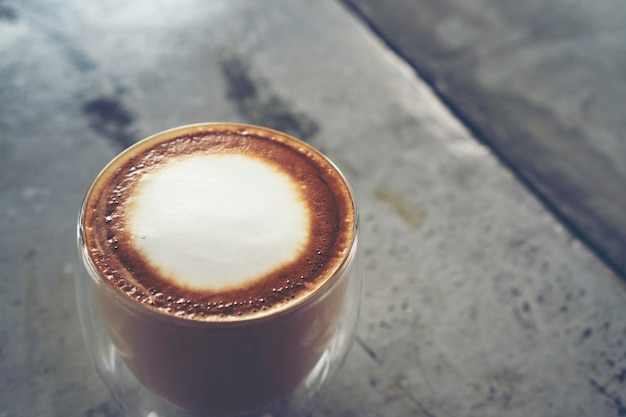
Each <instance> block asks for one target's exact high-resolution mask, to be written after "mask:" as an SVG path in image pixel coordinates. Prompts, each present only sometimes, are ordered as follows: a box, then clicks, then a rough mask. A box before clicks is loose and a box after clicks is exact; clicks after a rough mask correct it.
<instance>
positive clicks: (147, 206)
mask: <svg viewBox="0 0 626 417" xmlns="http://www.w3.org/2000/svg"><path fill="white" fill-rule="evenodd" d="M126 217H127V225H128V228H129V231H130V235H131V237H132V242H133V246H135V247H136V248H137V250H138V252H140V253H141V254H142V255H143V257H144V259H145V260H146V262H147V263H149V264H150V265H151V266H152V267H154V268H155V269H157V270H158V271H159V274H160V275H162V276H163V277H164V278H165V279H166V280H169V281H170V282H171V283H172V284H174V285H177V286H180V287H182V288H189V289H192V290H210V291H223V290H229V289H233V288H237V287H241V286H245V285H246V284H249V283H250V282H253V281H255V280H258V279H262V278H263V277H264V276H265V275H267V274H269V273H271V272H272V271H274V270H276V269H277V268H279V267H281V266H283V265H285V264H288V263H290V262H292V261H293V260H294V259H296V257H297V256H298V255H299V254H300V253H301V252H302V250H303V249H304V248H305V246H306V241H307V239H308V237H309V229H310V209H309V207H308V204H307V201H306V200H305V196H304V195H303V190H302V189H301V187H299V185H298V184H297V183H296V182H295V181H294V179H293V178H291V177H290V176H289V175H288V174H287V173H285V172H284V171H282V170H281V168H280V167H279V166H275V165H273V164H271V163H269V162H267V161H263V160H262V159H260V158H255V157H251V156H248V155H245V156H244V155H239V154H235V155H232V154H208V155H199V156H189V157H185V158H177V159H173V160H171V161H169V162H168V163H166V164H164V165H163V166H161V167H159V168H158V169H156V170H154V171H153V172H151V173H149V174H147V175H145V176H144V177H142V178H141V180H140V181H139V183H138V184H137V189H136V191H135V195H134V196H133V198H132V201H129V204H128V208H127V211H126Z"/></svg>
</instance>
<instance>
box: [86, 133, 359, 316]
mask: <svg viewBox="0 0 626 417" xmlns="http://www.w3.org/2000/svg"><path fill="white" fill-rule="evenodd" d="M219 127H222V128H227V129H231V130H233V131H235V130H239V131H242V130H255V131H263V132H266V133H269V134H271V135H273V136H279V137H284V138H286V139H287V140H290V141H294V142H295V143H297V144H298V145H299V146H301V147H304V148H306V149H307V150H308V151H311V152H313V153H315V154H316V155H318V156H320V157H321V158H322V159H323V160H324V161H325V162H326V163H328V164H329V165H330V166H331V167H332V169H333V170H334V171H335V172H336V173H337V174H338V176H339V179H340V180H341V182H342V183H343V184H344V186H345V188H346V190H347V191H348V196H349V197H350V203H351V207H352V212H353V216H354V225H353V231H354V233H353V235H352V236H351V239H350V240H349V242H348V246H347V247H348V250H347V251H346V253H345V254H344V256H343V258H342V259H341V262H339V263H338V265H337V267H336V268H335V270H334V271H333V272H332V273H331V274H330V275H329V276H328V278H326V279H325V280H324V282H323V283H322V284H321V285H319V286H318V287H316V288H315V289H314V290H312V291H310V292H309V293H307V294H305V295H304V296H302V297H299V298H298V299H297V300H295V301H292V302H290V303H288V304H287V305H286V306H285V307H279V308H271V309H269V310H268V311H267V312H257V313H254V314H252V315H244V316H241V317H240V316H234V315H229V316H228V318H223V317H221V318H220V319H217V320H215V319H213V320H212V319H211V316H203V318H202V319H194V318H191V317H188V316H187V315H180V316H176V315H174V314H169V313H167V312H164V311H161V310H159V309H157V308H153V307H151V306H149V305H146V304H144V303H140V302H136V301H134V300H133V299H132V298H131V297H130V296H128V295H127V294H125V293H124V292H123V291H121V290H120V289H119V288H118V287H117V286H115V285H113V284H111V283H110V282H109V281H108V280H106V278H105V277H104V276H103V274H102V272H101V271H100V270H99V269H98V267H97V266H96V264H95V262H94V261H93V259H92V257H91V255H90V253H89V250H88V249H87V246H86V243H85V234H84V224H83V223H84V216H85V209H86V206H87V202H88V200H89V198H90V196H91V194H92V192H93V191H94V188H95V186H96V184H97V183H98V181H99V180H100V178H102V177H103V175H104V174H105V173H107V172H108V171H109V169H111V167H112V166H113V165H114V164H115V162H116V161H118V160H119V159H120V158H122V157H123V155H125V154H126V153H127V152H130V151H131V150H133V149H136V148H138V147H147V146H148V143H149V142H152V141H154V140H159V139H161V140H162V141H166V140H168V139H170V138H172V137H174V135H182V134H185V133H188V132H194V131H196V132H202V131H207V130H209V129H210V128H219ZM358 233H359V213H358V209H357V205H356V201H355V198H354V192H353V190H352V187H351V186H350V184H349V182H348V181H347V179H346V177H345V175H344V174H343V172H341V170H340V169H339V168H338V167H337V166H336V165H335V163H334V162H332V161H331V160H330V159H329V158H328V157H327V156H326V155H324V154H323V153H322V152H321V151H319V150H318V149H316V148H315V147H313V146H311V145H310V144H308V143H306V142H304V141H302V140H301V139H298V138H296V137H294V136H292V135H290V134H287V133H284V132H281V131H278V130H275V129H272V128H268V127H264V126H259V125H254V124H247V123H237V122H206V123H193V124H186V125H181V126H178V127H174V128H170V129H167V130H163V131H160V132H158V133H155V134H152V135H149V136H147V137H146V138H144V139H141V140H140V141H138V142H136V143H134V144H133V145H131V146H129V147H128V148H125V149H124V150H123V151H121V152H119V153H118V154H117V155H116V156H115V157H114V158H112V159H111V161H109V162H108V163H107V164H106V165H105V166H104V167H103V168H102V169H101V170H100V172H99V173H98V174H97V175H96V176H95V178H94V179H93V181H92V182H91V185H90V186H89V188H88V189H87V192H86V193H85V196H84V198H83V201H82V204H81V207H80V211H79V214H78V221H77V245H78V249H79V255H80V257H81V259H82V261H83V264H84V266H85V268H86V269H87V272H88V273H89V275H90V279H91V280H92V281H94V283H95V284H96V285H98V287H99V288H101V289H104V290H105V291H106V292H107V294H109V295H110V296H112V297H114V298H115V299H116V300H118V301H119V302H120V305H121V306H124V307H125V308H128V309H131V310H137V311H138V312H141V313H142V314H146V317H150V318H153V319H155V320H169V321H172V322H175V323H177V324H185V325H188V326H202V327H206V326H208V327H228V328H231V327H235V326H239V325H246V324H250V323H258V322H262V321H266V320H274V319H277V318H279V317H283V316H286V315H291V314H295V313H297V312H298V311H300V310H301V309H302V308H305V307H306V306H308V305H310V304H312V303H317V302H321V301H322V300H323V299H324V298H325V297H326V296H327V295H328V294H330V293H332V292H333V291H334V289H335V288H336V287H338V286H339V285H341V283H342V282H343V280H344V279H346V277H347V276H348V275H349V274H348V272H349V270H350V267H351V265H352V263H353V262H354V259H355V257H356V251H357V242H358Z"/></svg>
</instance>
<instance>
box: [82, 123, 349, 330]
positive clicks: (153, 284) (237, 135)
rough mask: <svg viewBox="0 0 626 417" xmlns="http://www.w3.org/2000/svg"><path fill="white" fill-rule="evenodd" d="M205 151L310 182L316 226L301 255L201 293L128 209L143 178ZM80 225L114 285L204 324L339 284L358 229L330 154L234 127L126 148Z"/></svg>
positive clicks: (185, 132)
mask: <svg viewBox="0 0 626 417" xmlns="http://www.w3.org/2000/svg"><path fill="white" fill-rule="evenodd" d="M197 154H241V155H250V156H253V157H255V158H261V159H263V160H266V161H268V162H270V163H272V164H276V165H277V166H280V167H281V170H283V171H284V172H286V173H287V174H288V175H289V176H291V177H292V178H293V179H294V180H296V181H297V183H298V184H301V185H302V186H303V187H306V194H305V196H306V203H307V204H308V207H309V211H310V213H311V216H310V219H311V223H310V233H309V239H308V241H307V242H306V243H305V245H304V246H303V248H302V250H301V251H300V252H299V254H298V256H297V258H296V259H295V260H293V261H292V262H290V263H288V264H286V265H281V266H280V267H278V268H276V269H274V270H272V271H271V272H269V273H265V274H263V275H262V276H259V277H258V279H255V280H253V281H252V282H250V283H247V284H246V285H242V286H239V287H236V288H228V289H227V290H219V291H215V290H197V289H191V288H185V287H183V286H180V285H176V284H175V283H173V282H172V281H171V280H170V279H168V277H166V276H163V274H162V273H161V271H160V270H159V269H158V268H155V267H154V264H153V263H152V262H151V261H150V260H149V259H146V257H145V256H144V255H143V254H142V253H140V252H139V251H138V250H137V248H136V247H134V245H133V239H132V238H131V236H130V234H129V225H128V223H127V220H128V219H127V212H128V207H129V201H131V200H132V196H133V195H134V193H136V191H137V186H138V183H139V180H140V179H141V178H142V176H143V175H146V174H149V173H150V172H153V171H154V170H156V169H158V168H159V167H160V166H162V164H164V163H166V162H167V161H171V160H172V158H181V157H186V156H189V155H197ZM163 198H164V199H167V196H163ZM81 227H82V236H83V239H84V242H85V245H86V247H87V250H88V253H89V258H90V260H91V262H92V263H93V265H94V266H95V268H97V270H98V271H99V273H100V275H101V277H102V279H103V280H104V281H105V282H106V283H107V285H110V286H111V287H112V288H114V289H115V290H116V291H118V292H119V293H120V294H123V295H124V296H127V297H129V298H131V299H133V300H135V301H136V302H137V303H139V304H141V305H144V306H146V307H148V308H150V309H152V310H155V311H158V312H161V313H165V314H171V315H175V316H179V317H183V318H187V319H191V320H200V321H236V320H242V319H248V318H252V317H260V316H265V315H268V314H271V313H273V312H277V311H280V310H284V309H287V308H289V307H290V306H293V305H295V304H297V303H299V302H301V301H304V300H306V299H307V298H308V297H309V295H311V294H313V293H315V292H316V290H318V289H319V288H321V287H323V286H325V285H332V282H333V280H334V278H335V277H336V276H337V275H338V274H336V272H337V271H338V270H340V269H341V268H342V266H343V265H344V263H345V261H346V258H347V257H348V256H349V252H350V249H351V247H352V245H353V241H354V239H355V233H356V230H355V229H356V224H355V209H354V203H353V201H352V197H351V192H350V190H349V187H348V185H347V184H346V182H345V180H344V179H343V177H342V176H341V174H340V173H339V172H338V171H337V170H336V169H335V168H334V166H333V165H332V164H331V163H330V162H329V161H328V160H327V159H326V158H325V157H323V156H322V155H321V154H320V153H319V152H317V151H316V150H314V149H313V148H311V147H310V146H308V145H307V144H305V143H303V142H301V141H299V140H296V139H293V138H291V137H289V136H287V135H284V134H282V133H279V132H276V131H272V130H267V129H263V128H259V127H253V126H244V125H231V124H209V125H197V126H188V127H186V128H182V129H175V130H172V131H168V132H164V133H162V134H159V135H155V136H153V137H151V138H148V139H147V140H144V141H142V142H140V143H138V144H137V145H135V146H133V147H131V148H129V149H128V150H126V151H125V152H123V153H122V154H121V155H120V156H118V157H117V158H116V159H115V160H114V161H112V162H111V163H110V164H109V165H108V166H107V167H106V168H105V169H104V170H103V172H102V173H101V174H100V175H99V176H98V178H97V179H96V181H95V182H94V184H93V186H92V188H91V189H90V190H89V192H88V194H87V197H86V199H85V203H84V207H83V213H82V226H81Z"/></svg>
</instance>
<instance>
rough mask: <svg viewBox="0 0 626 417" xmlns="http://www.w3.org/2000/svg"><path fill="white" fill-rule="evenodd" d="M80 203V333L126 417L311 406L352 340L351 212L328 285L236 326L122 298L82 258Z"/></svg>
mask: <svg viewBox="0 0 626 417" xmlns="http://www.w3.org/2000/svg"><path fill="white" fill-rule="evenodd" d="M185 128H187V127H182V128H179V129H185ZM171 132H173V131H167V132H164V133H161V135H163V134H171ZM156 136H159V135H155V136H153V137H151V138H148V139H146V141H147V140H151V139H152V138H154V137H156ZM293 140H297V139H293ZM303 146H304V144H303ZM306 146H308V145H306ZM105 169H106V168H105ZM337 173H338V175H341V174H340V173H339V171H338V170H337ZM96 181H97V179H96ZM94 183H95V182H94ZM346 184H347V182H346ZM355 207H356V206H355ZM84 209H85V203H83V206H82V208H81V213H80V216H79V221H78V247H79V252H80V257H81V259H82V262H83V264H84V266H85V269H86V272H87V273H86V274H77V276H76V295H77V303H78V312H79V317H80V321H81V327H82V332H83V335H84V338H85V340H86V343H87V347H88V349H89V352H90V354H91V356H92V358H93V361H94V363H95V368H96V371H97V373H98V374H99V376H100V378H101V379H102V380H103V382H104V383H105V385H106V387H107V389H108V390H109V392H110V394H111V396H112V397H113V398H114V399H115V401H116V402H117V403H119V404H120V405H121V406H122V408H124V409H125V410H126V412H128V413H129V415H133V416H141V417H176V416H235V415H250V416H253V415H259V416H261V415H262V416H298V415H305V414H307V413H309V412H311V411H312V410H313V408H314V407H315V405H316V404H317V403H318V402H319V400H320V398H321V397H322V396H323V394H324V392H325V389H326V388H327V386H328V384H329V382H330V381H331V380H332V379H333V377H334V376H335V375H336V373H337V371H338V369H339V368H340V366H341V364H342V362H343V361H344V359H345V357H346V355H347V353H348V351H349V350H350V347H351V345H352V343H353V341H354V338H355V333H356V326H357V321H358V315H359V310H360V303H361V298H362V273H361V268H360V264H359V259H358V258H359V257H358V255H357V241H358V239H357V235H356V234H357V233H358V221H357V218H358V217H357V213H356V208H355V209H354V210H355V213H354V218H355V222H356V224H355V226H356V227H355V236H354V240H353V243H352V247H351V248H350V250H348V251H347V252H346V256H345V259H344V260H343V262H342V264H341V267H340V268H339V269H338V270H337V271H336V273H335V274H334V276H332V277H331V278H330V279H329V280H328V281H327V282H326V284H324V285H323V286H322V287H320V288H319V289H318V290H315V291H314V293H312V294H311V295H310V296H308V297H306V299H304V300H303V301H302V302H298V303H296V304H294V305H293V306H291V307H289V308H288V309H285V310H280V311H278V312H276V313H274V314H270V315H266V316H262V317H251V318H249V319H244V320H241V321H235V322H223V321H222V322H220V321H215V322H207V321H194V320H188V319H184V318H180V317H176V316H174V315H171V314H163V313H159V312H156V311H154V310H152V309H150V308H148V307H146V306H144V305H143V304H141V303H138V302H135V301H133V300H132V299H131V298H130V297H127V296H124V295H122V294H121V293H120V292H119V291H117V290H116V289H115V288H113V287H112V286H111V285H110V284H109V283H108V282H107V281H106V279H105V278H104V277H103V275H102V273H101V272H100V271H99V270H98V268H97V267H96V266H95V264H94V262H93V260H92V259H91V257H90V255H89V253H90V251H89V248H87V247H86V243H85V239H84V225H83V222H82V220H83V211H84Z"/></svg>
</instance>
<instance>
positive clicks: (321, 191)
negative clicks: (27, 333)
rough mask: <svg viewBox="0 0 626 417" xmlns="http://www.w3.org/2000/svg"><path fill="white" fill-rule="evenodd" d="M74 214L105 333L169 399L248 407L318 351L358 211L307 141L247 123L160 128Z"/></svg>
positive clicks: (288, 384) (289, 384) (115, 165)
mask: <svg viewBox="0 0 626 417" xmlns="http://www.w3.org/2000/svg"><path fill="white" fill-rule="evenodd" d="M81 216H82V217H81V230H80V232H81V239H82V241H83V244H84V250H83V257H84V260H85V263H86V264H87V266H88V267H89V268H90V269H91V270H92V271H94V274H96V275H97V276H98V278H99V279H98V284H99V286H98V290H97V294H96V299H97V301H98V304H99V306H100V308H101V312H102V315H103V317H104V320H105V323H106V325H107V327H108V331H109V334H110V336H111V339H112V341H113V342H114V344H115V345H116V346H117V348H118V352H119V354H120V355H121V356H122V358H123V359H124V360H125V362H126V364H127V365H128V366H129V368H130V369H131V370H132V371H133V372H134V373H135V375H136V376H137V378H138V379H139V380H140V381H142V382H143V383H144V384H145V385H146V386H147V387H148V388H150V389H152V390H153V391H154V392H156V393H158V394H159V395H161V396H163V397H164V398H165V399H167V400H168V401H170V402H172V403H174V404H176V405H178V406H180V407H182V408H185V409H189V410H200V411H210V412H214V413H226V414H227V413H236V412H242V411H247V410H250V409H253V408H255V407H257V406H259V405H261V404H264V403H268V402H270V401H273V400H275V399H276V398H278V397H280V396H281V395H284V394H285V393H287V392H289V390H291V389H293V387H294V386H295V385H297V384H298V383H299V382H300V380H302V378H304V376H305V375H306V374H307V373H308V372H309V371H310V370H311V368H312V367H313V366H314V364H315V362H316V361H317V360H318V359H319V356H320V355H321V352H322V351H323V350H324V348H325V345H326V343H327V342H328V340H329V338H330V336H331V334H332V332H333V330H334V327H335V322H336V320H337V316H338V314H339V309H340V308H341V303H342V298H343V293H344V292H345V285H346V279H344V278H345V275H346V274H347V271H348V270H349V267H350V264H351V259H352V255H353V253H354V250H355V244H356V211H355V207H354V203H353V201H352V197H351V192H350V190H349V187H348V186H347V184H346V182H345V180H344V179H343V177H342V176H341V174H340V173H339V172H338V171H337V170H336V168H335V167H334V166H333V165H332V163H330V162H329V161H328V160H327V159H326V158H325V157H323V156H322V155H321V154H320V153H319V152H317V151H316V150H314V149H313V148H311V147H310V146H308V145H306V144H305V143H303V142H300V141H298V140H297V139H294V138H292V137H290V136H288V135H285V134H282V133H279V132H276V131H273V130H269V129H264V128H259V127H254V126H246V125H236V124H205V125H192V126H187V127H183V128H179V129H174V130H171V131H166V132H163V133H161V134H158V135H155V136H153V137H151V138H148V139H146V140H144V141H142V142H140V143H138V144H137V145H135V146H133V147H131V148H129V149H128V150H127V151H125V152H124V153H122V154H121V155H120V156H118V158H116V159H115V160H114V161H113V162H111V163H110V164H109V165H108V166H107V167H106V168H105V169H104V170H103V172H102V173H101V174H100V175H99V176H98V178H97V179H96V181H95V182H94V184H93V185H92V187H91V189H90V191H89V192H88V194H87V197H86V199H85V202H84V205H83V210H82V215H81Z"/></svg>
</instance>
